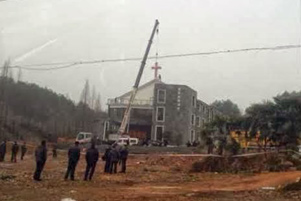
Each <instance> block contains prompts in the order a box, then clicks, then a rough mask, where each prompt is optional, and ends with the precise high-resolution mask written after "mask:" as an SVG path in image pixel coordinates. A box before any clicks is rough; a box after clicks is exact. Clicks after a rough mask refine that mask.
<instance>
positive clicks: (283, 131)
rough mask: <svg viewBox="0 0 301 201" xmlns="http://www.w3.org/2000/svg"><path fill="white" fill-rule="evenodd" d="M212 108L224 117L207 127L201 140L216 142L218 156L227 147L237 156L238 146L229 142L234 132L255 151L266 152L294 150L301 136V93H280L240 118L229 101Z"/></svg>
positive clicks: (237, 110)
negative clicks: (251, 145) (251, 142)
mask: <svg viewBox="0 0 301 201" xmlns="http://www.w3.org/2000/svg"><path fill="white" fill-rule="evenodd" d="M213 106H215V107H216V108H217V109H219V110H220V111H222V112H223V113H224V115H223V116H217V117H216V118H215V119H214V121H212V122H209V123H207V124H206V125H205V126H204V128H202V131H201V136H202V138H203V140H204V141H207V144H209V143H210V142H211V143H213V141H212V138H214V139H216V140H217V141H219V143H218V150H219V151H218V152H219V153H222V152H223V151H222V149H226V148H227V147H229V148H230V149H231V150H232V151H234V152H237V149H238V147H237V146H238V144H237V141H235V140H233V139H231V136H230V132H231V131H237V133H236V134H237V135H240V131H243V132H245V136H244V138H245V140H246V141H247V142H248V141H252V140H253V141H256V142H257V144H256V146H257V147H258V149H259V150H264V151H266V150H267V148H269V147H275V148H278V149H280V148H287V149H297V145H298V143H299V139H300V134H301V91H300V92H290V93H289V92H284V93H282V94H279V95H277V96H275V97H273V99H272V100H269V101H264V102H261V103H256V104H252V105H251V106H249V107H248V108H247V109H246V110H245V114H243V115H242V114H241V113H240V112H239V109H238V106H237V105H236V104H235V103H233V102H232V101H230V100H227V101H216V102H214V103H213ZM213 136H214V137H213ZM229 138H230V140H229ZM255 139H256V140H255ZM231 145H233V146H231Z"/></svg>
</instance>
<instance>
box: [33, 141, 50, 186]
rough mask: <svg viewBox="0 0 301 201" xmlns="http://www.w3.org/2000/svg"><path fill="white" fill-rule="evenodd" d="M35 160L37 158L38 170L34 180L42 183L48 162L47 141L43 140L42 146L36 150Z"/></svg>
mask: <svg viewBox="0 0 301 201" xmlns="http://www.w3.org/2000/svg"><path fill="white" fill-rule="evenodd" d="M35 158H36V170H35V173H34V176H33V179H34V180H36V181H41V178H40V177H41V173H42V171H43V168H44V165H45V163H46V160H47V148H46V141H45V140H43V141H42V142H41V145H40V146H38V147H37V148H36V150H35Z"/></svg>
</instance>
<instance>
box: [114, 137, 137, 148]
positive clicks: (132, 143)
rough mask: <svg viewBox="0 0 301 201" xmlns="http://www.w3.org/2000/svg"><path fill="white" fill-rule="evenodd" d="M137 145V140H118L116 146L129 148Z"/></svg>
mask: <svg viewBox="0 0 301 201" xmlns="http://www.w3.org/2000/svg"><path fill="white" fill-rule="evenodd" d="M138 143H139V140H138V138H119V139H118V141H117V144H118V145H127V144H129V145H130V146H133V145H137V144H138Z"/></svg>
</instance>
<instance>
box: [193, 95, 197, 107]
mask: <svg viewBox="0 0 301 201" xmlns="http://www.w3.org/2000/svg"><path fill="white" fill-rule="evenodd" d="M192 106H193V107H195V106H196V99H195V96H192Z"/></svg>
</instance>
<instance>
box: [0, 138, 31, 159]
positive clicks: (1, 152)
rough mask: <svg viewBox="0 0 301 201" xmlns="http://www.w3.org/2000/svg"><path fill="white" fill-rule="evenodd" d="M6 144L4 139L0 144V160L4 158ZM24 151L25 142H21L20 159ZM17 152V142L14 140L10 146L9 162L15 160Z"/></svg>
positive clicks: (25, 148) (25, 150)
mask: <svg viewBox="0 0 301 201" xmlns="http://www.w3.org/2000/svg"><path fill="white" fill-rule="evenodd" d="M6 144H7V142H6V141H5V140H4V141H3V142H2V143H1V144H0V162H3V161H4V160H5V155H6ZM26 152H27V147H26V142H23V144H22V145H21V155H20V159H21V160H23V159H24V156H25V154H26ZM18 153H19V145H18V142H16V141H15V142H14V143H13V144H12V147H11V162H14V163H16V162H17V155H18Z"/></svg>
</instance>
